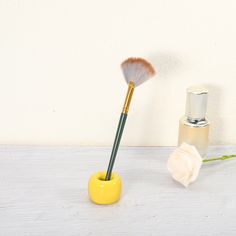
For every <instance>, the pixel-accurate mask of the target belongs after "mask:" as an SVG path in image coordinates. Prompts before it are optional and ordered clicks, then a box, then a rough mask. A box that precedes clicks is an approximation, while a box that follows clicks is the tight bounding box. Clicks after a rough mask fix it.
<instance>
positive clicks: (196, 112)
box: [185, 86, 208, 123]
mask: <svg viewBox="0 0 236 236" xmlns="http://www.w3.org/2000/svg"><path fill="white" fill-rule="evenodd" d="M207 97H208V90H207V89H206V88H204V87H200V86H193V87H189V88H188V89H187V99H186V110H185V116H186V117H187V119H188V121H189V122H190V123H198V122H204V120H205V119H206V118H205V117H206V109H207Z"/></svg>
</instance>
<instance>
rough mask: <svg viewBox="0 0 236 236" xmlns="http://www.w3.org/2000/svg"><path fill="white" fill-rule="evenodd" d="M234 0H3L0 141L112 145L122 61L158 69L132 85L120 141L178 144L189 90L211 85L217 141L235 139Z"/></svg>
mask: <svg viewBox="0 0 236 236" xmlns="http://www.w3.org/2000/svg"><path fill="white" fill-rule="evenodd" d="M235 12H236V1H233V0H232V1H229V0H226V1H220V0H219V1H216V0H198V1H195V0H194V1H193V0H178V1H175V0H172V1H171V0H162V1H161V0H145V1H138V0H119V1H111V0H99V1H96V0H94V1H91V0H86V1H79V0H73V1H70V0H68V1H61V0H40V1H32V0H22V1H20V0H19V1H17V0H14V1H12V0H6V1H3V0H0V143H2V144H66V145H67V144H80V145H111V144H112V142H113V139H114V134H115V130H116V126H117V123H118V119H119V115H120V111H121V108H122V105H123V100H124V96H125V93H126V83H125V81H124V79H123V76H122V73H121V70H120V63H121V62H122V61H123V60H124V59H126V58H127V57H134V56H137V57H144V58H146V59H148V60H150V62H152V63H153V65H154V67H155V69H156V71H157V76H156V77H155V78H153V79H152V80H150V81H149V82H147V83H145V84H143V85H141V86H140V87H138V88H137V89H136V91H135V94H134V98H133V102H132V104H131V109H130V113H129V117H128V120H127V123H126V128H125V132H124V135H123V139H122V144H123V145H163V146H165V145H175V144H176V142H177V133H178V120H179V118H180V116H182V115H183V114H184V109H185V95H186V94H185V90H186V88H187V87H188V86H190V85H204V86H206V87H207V88H208V89H209V91H210V95H209V103H208V117H209V119H210V120H211V123H212V124H211V135H210V142H211V144H235V143H236V126H235V120H236V108H235V107H236V93H235V89H236V88H235V87H236V27H235V24H236V14H235Z"/></svg>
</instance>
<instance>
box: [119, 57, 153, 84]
mask: <svg viewBox="0 0 236 236" xmlns="http://www.w3.org/2000/svg"><path fill="white" fill-rule="evenodd" d="M121 69H122V71H123V74H124V77H125V80H126V82H127V83H129V82H133V83H134V86H135V87H137V86H139V85H140V84H142V83H143V82H145V81H146V80H148V79H149V78H151V77H152V76H154V75H155V70H154V69H153V67H152V65H151V64H150V63H149V62H147V61H146V60H144V59H142V58H128V59H127V60H125V61H124V62H123V63H122V64H121Z"/></svg>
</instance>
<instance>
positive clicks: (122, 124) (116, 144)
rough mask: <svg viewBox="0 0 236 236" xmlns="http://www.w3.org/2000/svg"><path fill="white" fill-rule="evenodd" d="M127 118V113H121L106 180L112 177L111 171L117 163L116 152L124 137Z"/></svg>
mask: <svg viewBox="0 0 236 236" xmlns="http://www.w3.org/2000/svg"><path fill="white" fill-rule="evenodd" d="M126 118H127V114H126V113H121V115H120V121H119V124H118V127H117V131H116V137H115V140H114V143H113V148H112V152H111V157H110V162H109V165H108V168H107V173H106V178H105V180H110V178H111V173H112V169H113V166H114V163H115V159H116V154H117V151H118V148H119V145H120V140H121V137H122V133H123V130H124V127H125V122H126Z"/></svg>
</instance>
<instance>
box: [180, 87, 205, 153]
mask: <svg viewBox="0 0 236 236" xmlns="http://www.w3.org/2000/svg"><path fill="white" fill-rule="evenodd" d="M207 96H208V90H207V89H206V88H204V87H195V86H194V87H189V88H188V89H187V99H186V108H185V116H184V117H182V118H181V119H180V121H179V139H178V144H179V145H181V143H183V142H185V143H188V144H191V145H194V146H195V147H196V148H197V150H198V151H199V153H200V155H201V156H202V157H203V158H204V157H205V156H206V153H207V147H208V134H209V121H208V120H207V118H206V108H207Z"/></svg>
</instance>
